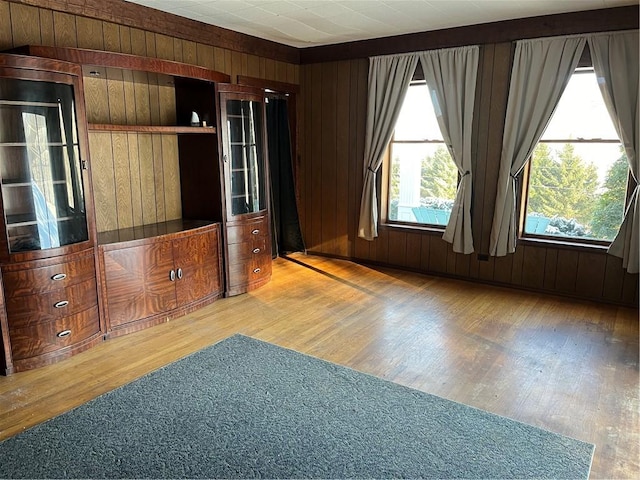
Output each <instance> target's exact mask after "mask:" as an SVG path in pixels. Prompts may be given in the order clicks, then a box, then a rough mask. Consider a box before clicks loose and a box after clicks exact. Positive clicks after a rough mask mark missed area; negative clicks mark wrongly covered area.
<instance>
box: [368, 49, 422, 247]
mask: <svg viewBox="0 0 640 480" xmlns="http://www.w3.org/2000/svg"><path fill="white" fill-rule="evenodd" d="M417 64H418V56H417V55H416V54H407V55H387V56H382V57H372V58H371V59H370V60H369V97H368V102H367V124H366V130H365V135H366V136H365V158H364V160H365V164H364V166H365V171H364V186H363V189H362V199H361V201H360V221H359V224H358V236H359V237H362V238H365V239H367V240H373V239H374V238H375V237H377V236H378V199H377V195H376V174H377V172H378V170H379V169H380V165H382V156H383V154H384V151H385V149H386V148H387V144H388V143H389V140H390V139H391V135H392V134H393V129H394V128H395V124H396V120H397V119H398V114H399V113H400V108H401V107H402V101H403V100H404V97H405V94H406V93H407V89H408V88H409V82H410V81H411V77H412V76H413V73H414V71H415V69H416V65H417Z"/></svg>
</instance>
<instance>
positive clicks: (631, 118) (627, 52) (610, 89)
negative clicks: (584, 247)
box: [587, 30, 640, 273]
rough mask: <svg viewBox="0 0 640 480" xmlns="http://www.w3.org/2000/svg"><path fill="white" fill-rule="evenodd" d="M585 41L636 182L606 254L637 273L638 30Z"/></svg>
mask: <svg viewBox="0 0 640 480" xmlns="http://www.w3.org/2000/svg"><path fill="white" fill-rule="evenodd" d="M587 40H588V42H589V49H590V50H591V60H592V61H593V67H594V69H595V71H596V75H597V77H598V84H599V86H600V91H601V92H602V96H603V98H604V102H605V104H606V105H607V109H608V111H609V114H610V115H611V119H612V120H613V123H614V125H615V127H616V132H617V133H618V136H619V137H620V140H621V141H622V144H623V145H624V149H625V152H626V154H627V159H628V160H629V168H630V169H631V175H632V176H633V179H634V180H635V183H636V184H635V188H634V190H633V194H632V196H631V199H630V202H629V206H628V208H627V211H626V212H625V216H624V220H623V222H622V225H621V227H620V231H619V232H618V235H616V238H615V239H614V240H613V243H612V244H611V246H610V247H609V253H610V254H612V255H615V256H617V257H621V258H622V265H623V266H624V268H625V269H626V270H627V272H629V273H638V250H640V236H639V234H638V229H639V228H640V226H639V225H640V219H639V216H640V206H639V205H638V171H639V169H638V163H639V162H638V128H639V127H640V124H639V123H638V111H639V110H640V109H639V103H638V95H639V86H638V83H639V81H638V78H639V72H638V57H639V56H640V53H639V50H640V49H639V47H638V31H637V30H635V31H632V32H615V33H608V34H599V35H598V34H596V35H591V36H589V37H588V39H587Z"/></svg>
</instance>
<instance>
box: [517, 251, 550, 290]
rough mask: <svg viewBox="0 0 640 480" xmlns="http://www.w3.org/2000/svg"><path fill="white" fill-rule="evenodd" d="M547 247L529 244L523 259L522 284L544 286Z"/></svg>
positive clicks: (535, 286) (529, 286) (533, 286)
mask: <svg viewBox="0 0 640 480" xmlns="http://www.w3.org/2000/svg"><path fill="white" fill-rule="evenodd" d="M545 260H546V249H545V248H544V247H534V246H530V245H527V246H526V247H524V257H523V260H522V286H524V287H528V288H535V289H542V288H543V287H544V271H545Z"/></svg>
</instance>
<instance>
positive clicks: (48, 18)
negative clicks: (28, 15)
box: [40, 9, 56, 45]
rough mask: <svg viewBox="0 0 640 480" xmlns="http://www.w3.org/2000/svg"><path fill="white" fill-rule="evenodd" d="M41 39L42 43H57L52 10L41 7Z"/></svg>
mask: <svg viewBox="0 0 640 480" xmlns="http://www.w3.org/2000/svg"><path fill="white" fill-rule="evenodd" d="M40 41H41V42H42V45H55V43H56V40H55V33H54V31H53V12H52V11H51V10H45V9H40Z"/></svg>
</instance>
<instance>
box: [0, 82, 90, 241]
mask: <svg viewBox="0 0 640 480" xmlns="http://www.w3.org/2000/svg"><path fill="white" fill-rule="evenodd" d="M80 170H81V165H80V152H79V144H78V132H77V125H76V115H75V105H74V95H73V87H72V85H68V84H62V83H50V82H40V81H32V80H16V79H8V78H0V182H1V191H2V204H3V207H4V219H5V224H6V234H7V237H8V239H7V240H8V245H9V252H10V253H17V252H25V251H32V250H44V249H48V248H57V247H62V246H65V245H69V244H73V243H79V242H83V241H87V240H88V229H87V219H86V210H85V201H84V191H83V184H82V175H81V171H80Z"/></svg>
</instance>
